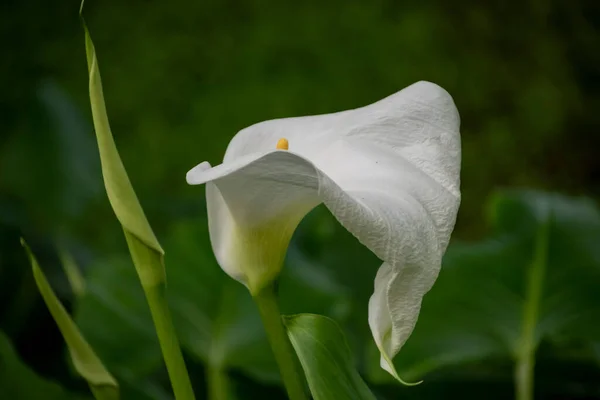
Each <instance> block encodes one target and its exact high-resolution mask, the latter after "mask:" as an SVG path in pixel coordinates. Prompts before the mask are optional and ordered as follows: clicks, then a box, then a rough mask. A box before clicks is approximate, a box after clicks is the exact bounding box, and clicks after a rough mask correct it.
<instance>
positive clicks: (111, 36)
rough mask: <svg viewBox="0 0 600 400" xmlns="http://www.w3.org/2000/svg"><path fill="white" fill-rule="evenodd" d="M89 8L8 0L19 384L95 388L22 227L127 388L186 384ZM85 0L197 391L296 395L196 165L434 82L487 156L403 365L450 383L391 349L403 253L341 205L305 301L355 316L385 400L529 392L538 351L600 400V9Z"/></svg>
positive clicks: (166, 393) (2, 295)
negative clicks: (110, 184)
mask: <svg viewBox="0 0 600 400" xmlns="http://www.w3.org/2000/svg"><path fill="white" fill-rule="evenodd" d="M78 10H79V4H78V2H77V1H74V0H73V1H59V0H55V1H41V0H28V1H19V0H5V1H4V2H3V3H2V4H1V5H0V41H1V43H2V55H1V56H0V77H1V78H0V82H1V83H2V84H1V86H0V88H1V89H0V399H32V400H37V399H50V400H54V399H56V400H58V399H89V398H91V395H90V393H89V391H88V388H87V385H86V383H85V381H83V380H81V379H80V378H79V377H77V375H76V374H75V373H74V372H73V368H72V366H71V365H70V361H69V357H68V353H67V352H66V347H65V345H64V342H63V339H62V337H61V335H60V333H59V332H58V330H57V328H56V325H55V324H54V322H53V320H52V317H51V316H50V314H49V313H48V311H47V309H46V306H45V304H44V303H43V301H42V299H41V297H40V295H39V294H38V291H37V288H36V285H35V282H34V280H33V277H32V273H31V267H30V264H29V261H28V259H27V257H26V254H25V253H24V251H23V249H22V247H21V245H20V244H19V240H20V238H21V237H24V238H25V239H26V240H27V241H28V243H29V244H30V245H31V247H32V249H33V251H34V252H35V253H36V255H37V257H38V260H39V262H40V265H41V267H42V269H43V270H44V272H45V273H46V275H47V276H48V278H49V280H50V283H51V284H52V286H53V288H54V289H55V291H56V292H57V294H58V295H59V297H60V299H61V300H62V301H63V303H64V304H65V305H66V306H67V309H68V310H69V311H70V313H71V314H72V315H73V316H74V319H75V321H76V323H77V324H78V326H79V327H80V329H81V331H82V333H83V334H84V336H85V337H86V339H87V340H88V341H89V343H90V344H91V345H92V346H93V348H94V349H95V350H96V352H97V353H98V355H99V356H100V358H101V359H102V361H103V362H104V364H105V365H106V366H107V368H108V369H109V370H110V371H111V372H112V373H113V375H115V377H116V378H117V380H118V381H119V384H120V386H121V397H122V398H123V399H127V400H128V399H133V400H138V399H139V400H151V399H152V400H154V399H156V400H166V399H171V398H172V395H171V394H170V386H169V381H168V377H167V374H166V370H165V367H164V365H163V361H162V358H161V353H160V349H159V347H158V343H157V339H156V335H155V333H154V328H153V326H152V322H151V319H150V314H149V311H148V307H147V305H146V303H145V300H144V297H143V292H142V288H141V286H140V284H139V281H138V280H137V277H136V275H135V270H134V268H133V265H132V263H131V260H130V257H129V254H128V252H127V247H126V243H125V240H124V238H123V233H122V229H121V227H120V226H119V223H118V221H117V220H116V218H115V217H114V214H113V211H112V210H111V208H110V205H109V203H108V201H107V197H106V194H105V191H104V186H103V181H102V175H101V170H100V162H99V156H98V149H97V145H96V140H95V137H94V132H93V128H92V123H91V113H90V107H89V97H88V76H87V69H86V58H85V46H84V36H83V29H82V26H81V22H80V19H79V16H78ZM84 13H85V16H86V21H87V24H88V27H89V29H90V31H91V33H92V36H93V38H94V42H95V46H96V51H97V54H98V59H99V64H100V68H101V72H102V78H103V85H104V95H105V100H106V105H107V109H108V114H109V119H110V121H111V126H112V131H113V134H114V137H115V141H116V143H117V147H118V149H119V152H120V154H121V157H122V159H123V162H124V164H125V167H126V169H127V171H128V173H129V177H130V179H131V181H132V184H133V187H134V188H135V190H136V192H137V195H138V197H139V199H140V202H141V204H142V205H143V207H144V210H145V212H146V215H147V217H148V219H149V221H150V223H151V224H152V227H153V228H154V231H155V232H156V234H157V237H158V238H159V240H160V242H161V244H162V246H163V248H164V249H165V252H166V258H165V262H166V269H167V288H168V296H169V301H170V306H171V310H172V312H173V316H174V320H175V324H176V328H177V332H178V335H179V338H180V341H181V345H182V348H183V351H184V355H185V358H186V361H187V363H188V368H189V369H190V374H191V378H192V381H193V384H194V387H195V390H196V396H197V398H199V399H204V398H208V399H211V400H223V399H216V398H215V397H214V396H211V393H215V385H225V386H226V388H227V390H226V391H227V392H228V398H230V399H237V400H245V399H262V398H273V399H283V398H285V395H284V391H283V389H282V387H281V383H280V380H279V376H278V373H277V369H276V366H275V364H274V361H273V359H272V356H271V353H270V350H269V347H268V344H267V342H266V339H265V336H264V332H263V330H262V326H261V325H260V320H259V319H258V315H257V312H256V311H255V307H254V305H253V304H252V302H251V299H250V296H249V295H248V293H247V291H246V290H245V288H244V287H243V286H242V285H240V284H239V283H237V282H235V281H232V280H231V279H229V278H228V277H227V276H226V275H225V274H224V273H223V272H222V271H221V269H220V268H219V267H218V265H217V264H216V261H215V259H214V257H213V254H212V250H211V248H210V242H209V237H208V226H207V220H206V218H207V217H206V204H205V199H204V189H203V188H201V187H197V186H188V185H187V184H186V182H185V173H186V172H187V171H188V170H189V169H190V168H192V167H193V166H195V165H196V164H198V163H200V162H202V161H205V160H206V161H209V162H210V163H211V164H212V165H215V164H218V163H219V162H220V161H221V159H222V156H223V154H224V151H225V148H226V146H227V143H228V142H229V140H230V139H231V138H232V137H233V135H234V134H235V133H236V132H237V131H238V130H240V129H242V128H244V127H246V126H248V125H251V124H253V123H255V122H259V121H263V120H266V119H272V118H280V117H291V116H300V115H311V114H320V113H329V112H335V111H341V110H345V109H350V108H356V107H360V106H363V105H367V104H369V103H372V102H374V101H376V100H378V99H380V98H383V97H385V96H387V95H389V94H392V93H394V92H396V91H398V90H400V89H401V88H403V87H405V86H408V85H409V84H411V83H413V82H415V81H418V80H428V81H432V82H435V83H437V84H439V85H441V86H442V87H444V88H445V89H446V90H448V92H449V93H450V94H451V95H452V96H453V98H454V100H455V102H456V104H457V107H458V109H459V112H460V114H461V120H462V123H461V133H462V146H463V147H462V150H463V161H462V176H461V179H462V204H461V208H460V211H459V216H458V222H457V226H456V229H455V232H454V234H453V239H452V242H451V245H450V248H449V250H448V252H447V254H446V256H445V259H444V265H443V267H442V272H441V273H440V277H439V279H438V281H437V283H436V284H435V285H434V287H433V289H432V290H431V291H430V292H429V294H427V295H426V297H425V300H424V303H423V309H422V312H421V314H420V318H419V322H418V324H417V327H416V329H415V331H414V333H413V335H412V337H411V338H410V339H409V341H408V343H407V344H406V346H405V348H404V349H403V350H402V351H401V352H400V354H399V355H398V356H397V357H396V359H395V361H396V365H397V367H398V371H399V373H400V376H402V377H404V378H406V379H407V380H413V381H414V380H418V379H424V382H423V383H422V384H421V385H419V386H416V387H405V386H401V385H399V384H397V383H395V382H394V381H393V379H392V378H391V377H389V376H388V375H387V374H386V373H385V372H383V371H382V370H381V369H380V368H379V366H378V353H377V349H376V348H375V345H374V344H373V343H372V338H371V336H370V332H369V329H368V323H367V302H368V298H369V296H370V295H371V293H372V290H373V279H374V276H375V272H376V270H377V268H378V267H379V265H380V261H379V260H377V258H376V257H375V256H374V255H372V254H371V253H370V252H369V251H368V250H367V249H366V248H364V247H362V246H361V245H360V244H359V243H358V242H357V241H356V240H355V239H354V238H353V237H352V236H351V235H350V234H349V233H348V232H346V231H345V230H344V229H343V228H342V227H341V226H340V225H339V224H338V223H337V222H336V221H335V220H334V218H333V217H332V216H331V215H330V214H329V212H328V211H327V210H326V209H325V208H324V207H319V208H317V209H315V210H314V211H313V212H311V214H309V215H308V216H307V218H306V219H305V220H304V221H303V222H302V224H301V225H300V227H299V229H298V231H297V232H296V234H295V235H294V237H293V239H292V244H291V246H290V250H289V251H288V256H287V260H286V265H285V268H284V273H283V276H282V278H281V281H280V282H279V291H280V293H281V296H282V297H281V302H282V309H283V311H284V312H285V313H286V314H292V313H297V312H314V313H320V314H324V315H327V316H330V317H332V318H334V319H335V320H336V321H338V322H339V324H340V326H341V327H342V328H343V329H344V332H345V334H346V337H347V340H348V343H349V346H350V348H351V351H352V355H353V357H354V362H355V365H356V367H357V369H358V371H359V372H360V373H361V375H362V376H363V378H364V379H365V381H366V382H367V384H368V385H369V387H370V388H371V389H372V390H373V392H374V393H375V394H376V395H377V396H378V398H380V399H387V400H392V399H455V398H456V399H511V398H514V396H515V395H514V392H515V381H516V380H515V376H516V370H517V369H518V365H519V362H520V360H522V359H521V358H520V357H522V356H523V351H524V346H525V347H526V344H530V345H532V346H531V347H530V348H529V350H530V352H531V353H532V354H530V355H531V356H532V357H533V358H534V359H535V374H534V376H535V398H536V399H557V400H558V399H600V208H599V207H598V202H597V201H598V198H599V196H600V51H599V49H600V22H599V21H600V3H598V2H597V1H594V0H581V1H567V0H525V1H521V2H517V1H508V2H506V1H497V0H491V1H488V2H481V1H473V0H458V1H452V2H446V1H442V0H429V1H414V0H407V1H391V0H371V1H342V0H332V1H312V0H309V1H298V2H282V1H274V0H220V1H219V0H204V1H184V0H173V1H170V2H166V1H156V0H134V1H116V0H105V1H97V0H96V1H94V0H90V1H89V3H87V4H86V9H85V11H84ZM540 235H545V236H546V238H547V243H546V244H547V245H546V246H540V244H539V242H540V239H539V238H540ZM540 252H541V253H543V255H540ZM532 271H538V272H539V271H542V273H534V272H532ZM536 287H538V288H540V291H539V293H538V292H536V291H535V288H536ZM532 302H533V303H534V304H536V306H535V307H534V312H531V309H529V308H528V307H531V304H532ZM527 310H529V311H527ZM532 326H533V327H532Z"/></svg>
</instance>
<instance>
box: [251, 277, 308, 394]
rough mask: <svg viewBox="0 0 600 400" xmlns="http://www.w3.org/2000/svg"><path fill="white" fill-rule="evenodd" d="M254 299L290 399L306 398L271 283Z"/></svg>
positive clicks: (299, 370) (300, 374)
mask: <svg viewBox="0 0 600 400" xmlns="http://www.w3.org/2000/svg"><path fill="white" fill-rule="evenodd" d="M254 301H255V303H256V305H257V306H258V311H259V312H260V316H261V318H262V321H263V325H264V326H265V331H266V332H267V337H268V338H269V342H270V344H271V349H272V350H273V354H274V355H275V360H276V361H277V365H278V366H279V371H280V373H281V378H282V379H283V383H284V385H285V389H286V391H287V394H288V397H289V398H290V400H307V399H308V397H307V396H306V392H305V391H304V378H303V375H302V373H301V369H300V366H299V362H298V359H297V357H296V353H295V352H294V349H293V348H292V344H291V343H290V339H289V338H288V336H287V333H286V331H285V327H284V326H283V322H282V320H281V314H280V312H279V306H278V305H277V298H276V296H275V290H274V288H273V285H269V286H267V287H265V288H264V289H262V290H261V291H260V292H259V293H258V294H256V295H254Z"/></svg>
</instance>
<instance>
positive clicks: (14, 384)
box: [0, 331, 81, 400]
mask: <svg viewBox="0 0 600 400" xmlns="http://www.w3.org/2000/svg"><path fill="white" fill-rule="evenodd" d="M0 398H1V399H45V400H67V399H72V400H74V399H80V398H81V397H80V396H76V395H74V394H71V393H69V392H67V391H66V390H65V389H63V388H62V387H60V386H59V385H58V384H57V383H54V382H51V381H48V380H46V379H43V378H42V377H40V376H38V375H37V374H36V373H35V372H34V371H32V370H31V369H30V368H29V367H27V366H26V365H25V364H24V363H23V362H22V361H21V360H20V359H19V356H18V355H17V353H16V352H15V350H14V349H13V347H12V345H11V343H10V340H9V339H8V337H7V336H5V335H4V333H3V332H1V331H0Z"/></svg>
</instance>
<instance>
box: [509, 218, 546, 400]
mask: <svg viewBox="0 0 600 400" xmlns="http://www.w3.org/2000/svg"><path fill="white" fill-rule="evenodd" d="M549 225H550V224H549V222H548V221H547V222H546V223H543V224H542V225H541V226H540V228H539V231H538V233H537V237H536V244H535V254H534V257H533V261H532V263H531V267H530V269H529V279H528V281H527V287H526V293H525V305H524V310H523V322H522V323H523V327H522V330H521V337H520V341H519V347H518V349H517V353H516V365H515V391H516V393H515V395H516V399H517V400H532V399H533V375H534V366H535V350H536V347H537V339H536V332H535V330H536V325H537V322H538V313H539V308H540V302H541V299H542V294H543V284H544V277H545V275H546V267H547V258H548V241H549V231H550V229H549Z"/></svg>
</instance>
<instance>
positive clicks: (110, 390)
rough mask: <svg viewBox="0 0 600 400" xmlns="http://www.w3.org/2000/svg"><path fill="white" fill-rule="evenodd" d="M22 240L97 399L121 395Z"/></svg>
mask: <svg viewBox="0 0 600 400" xmlns="http://www.w3.org/2000/svg"><path fill="white" fill-rule="evenodd" d="M21 243H22V244H23V247H24V248H25V251H26V252H27V255H28V257H29V260H30V262H31V268H32V269H33V277H34V279H35V282H36V284H37V286H38V289H39V291H40V293H41V295H42V297H43V299H44V302H45V303H46V306H47V307H48V310H49V311H50V314H52V317H53V318H54V321H55V322H56V324H57V326H58V329H59V330H60V332H61V333H62V335H63V337H64V339H65V342H66V343H67V347H68V348H69V354H70V355H71V359H72V360H73V365H74V367H75V369H76V370H77V372H78V373H79V374H80V375H81V376H82V377H83V378H85V380H87V381H88V384H89V385H90V389H91V391H92V393H93V394H94V397H96V399H98V400H117V399H118V398H119V385H118V384H117V381H116V380H115V378H113V376H112V375H111V374H110V373H109V372H108V371H107V370H106V368H104V365H103V364H102V361H100V359H99V358H98V356H97V355H96V353H94V350H93V349H92V347H91V346H90V345H89V344H88V343H87V342H86V340H85V339H84V337H83V336H82V335H81V332H79V329H77V326H76V325H75V323H74V322H73V320H72V319H71V317H70V316H69V314H68V313H67V311H66V310H65V308H64V307H63V305H62V304H61V303H60V301H59V300H58V298H57V297H56V295H55V294H54V291H53V290H52V288H51V287H50V284H49V283H48V280H47V279H46V277H45V275H44V273H43V272H42V270H41V268H40V267H39V265H38V263H37V260H36V259H35V256H34V255H33V253H32V252H31V250H30V249H29V247H28V246H27V244H26V243H25V241H24V240H21Z"/></svg>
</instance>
